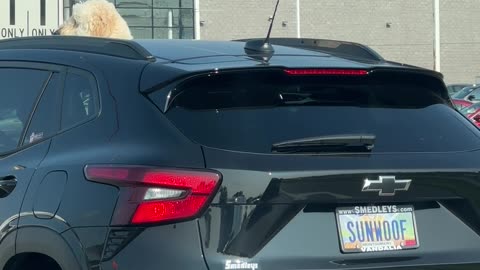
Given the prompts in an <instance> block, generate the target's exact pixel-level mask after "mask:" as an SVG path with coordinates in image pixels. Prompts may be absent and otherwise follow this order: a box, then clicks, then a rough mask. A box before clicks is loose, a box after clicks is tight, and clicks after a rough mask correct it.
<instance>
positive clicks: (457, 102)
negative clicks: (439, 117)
mask: <svg viewBox="0 0 480 270" xmlns="http://www.w3.org/2000/svg"><path fill="white" fill-rule="evenodd" d="M452 102H453V105H455V107H456V108H457V110H463V109H465V108H468V107H470V106H471V105H473V104H474V103H473V102H470V101H466V100H463V99H452Z"/></svg>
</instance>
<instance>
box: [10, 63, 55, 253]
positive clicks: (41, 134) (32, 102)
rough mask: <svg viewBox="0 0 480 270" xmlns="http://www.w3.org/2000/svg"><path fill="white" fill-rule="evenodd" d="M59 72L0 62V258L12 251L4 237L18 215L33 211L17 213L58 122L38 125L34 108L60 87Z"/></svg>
mask: <svg viewBox="0 0 480 270" xmlns="http://www.w3.org/2000/svg"><path fill="white" fill-rule="evenodd" d="M60 76H61V71H60V70H58V69H56V68H54V67H52V66H45V65H37V64H27V63H21V64H19V63H11V62H9V63H5V62H0V224H1V225H0V241H2V242H0V262H2V259H3V258H4V257H5V256H8V254H10V253H11V252H14V250H12V247H13V246H7V245H9V244H11V243H12V241H10V240H9V241H5V243H6V244H5V243H4V242H3V240H4V238H5V237H6V236H7V235H9V233H10V232H14V231H15V228H16V227H17V225H18V220H19V216H20V215H21V216H27V215H33V213H31V212H25V213H19V212H20V207H21V204H22V200H23V198H24V194H25V192H26V190H27V188H28V186H29V183H30V180H31V177H32V175H33V174H34V173H35V170H36V168H37V166H38V165H39V164H40V163H41V161H42V159H43V158H44V157H45V155H46V154H47V152H48V149H49V144H50V137H51V136H52V135H53V134H54V133H55V128H54V127H55V125H58V124H59V121H58V120H55V119H53V118H50V119H48V123H49V124H48V125H47V127H41V126H39V125H37V124H36V123H37V122H38V120H39V114H37V112H38V110H39V109H40V108H41V107H44V106H46V105H42V104H45V102H43V103H41V97H42V96H43V95H46V94H47V93H48V92H52V91H49V90H48V89H51V88H54V87H59V85H60V84H59V83H58V82H59V79H60ZM53 92H56V91H53ZM49 106H50V107H55V106H54V104H50V105H49ZM10 235H12V234H10ZM13 235H14V234H13ZM13 243H14V242H13ZM12 245H13V244H12Z"/></svg>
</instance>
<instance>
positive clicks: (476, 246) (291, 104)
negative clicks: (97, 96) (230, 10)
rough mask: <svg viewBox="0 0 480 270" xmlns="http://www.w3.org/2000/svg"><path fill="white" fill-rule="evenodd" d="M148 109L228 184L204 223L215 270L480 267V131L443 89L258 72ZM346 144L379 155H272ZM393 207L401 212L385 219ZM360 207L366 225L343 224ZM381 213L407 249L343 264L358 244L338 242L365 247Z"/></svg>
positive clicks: (172, 89)
mask: <svg viewBox="0 0 480 270" xmlns="http://www.w3.org/2000/svg"><path fill="white" fill-rule="evenodd" d="M332 72H333V73H335V72H337V74H335V75H332ZM302 73H311V74H310V75H305V76H303V75H301V74H302ZM313 73H314V74H315V75H312V74H313ZM291 74H296V75H294V76H292V75H291ZM299 74H300V76H297V75H299ZM325 74H327V75H325ZM345 74H347V75H345ZM352 74H357V75H358V74H364V75H359V76H356V75H352ZM149 97H150V98H151V100H152V101H153V102H155V104H157V106H158V107H159V109H160V110H162V111H163V112H164V113H165V115H166V116H167V118H168V119H169V120H170V121H172V123H173V124H174V125H175V126H176V127H177V128H178V129H179V130H180V131H181V132H182V133H183V134H184V135H185V136H186V137H188V138H189V139H190V140H192V141H194V142H196V143H198V144H200V145H202V149H203V153H204V157H205V166H206V167H207V168H209V169H214V170H217V171H219V172H220V173H221V174H222V185H221V187H220V189H219V191H218V194H217V195H216V197H215V198H214V200H213V201H212V204H211V206H210V207H209V208H208V209H207V210H206V211H205V213H204V214H203V216H202V217H201V218H200V219H199V220H198V222H199V229H200V235H201V241H202V246H203V249H204V255H205V260H206V262H207V264H208V266H209V269H211V270H218V269H252V270H256V269H272V270H274V269H275V270H281V269H366V268H387V267H388V268H392V269H393V268H395V267H406V268H403V269H412V270H413V269H419V267H423V268H421V269H428V267H426V266H427V265H435V266H436V268H435V269H436V270H446V269H477V268H478V267H479V266H480V256H478V254H480V196H479V194H480V180H479V171H480V170H479V169H480V166H478V164H477V162H476V161H477V160H478V158H479V157H480V156H479V152H478V149H480V140H479V139H480V133H479V131H478V129H477V128H476V127H475V126H474V125H473V124H472V123H471V122H470V121H469V120H468V119H466V118H465V117H464V116H462V115H461V114H460V113H458V111H455V109H454V108H453V106H452V104H451V103H450V100H449V98H448V93H447V90H446V88H445V85H444V84H443V82H442V81H441V79H440V78H437V77H433V76H430V75H428V74H427V73H425V74H421V73H416V72H414V71H412V70H401V69H397V70H383V71H382V70H380V71H378V70H376V71H368V72H365V73H362V72H350V71H349V70H341V71H338V70H337V71H335V70H333V71H332V70H325V69H323V70H322V69H320V70H319V69H316V70H313V71H312V69H310V70H304V71H298V70H297V71H293V72H291V71H286V70H284V69H278V68H272V69H269V68H263V69H256V70H234V71H220V72H214V73H209V74H203V75H195V76H194V77H192V78H188V79H185V80H182V81H181V82H180V83H179V84H174V85H170V86H169V87H167V88H166V90H165V91H163V92H162V91H157V92H153V93H151V94H150V95H149ZM348 134H373V135H375V142H374V147H373V149H370V150H369V151H361V152H342V150H341V147H340V148H338V149H340V151H335V152H322V151H320V150H316V151H318V152H308V153H307V152H302V151H299V152H292V153H273V152H272V145H274V144H276V143H280V142H285V141H289V140H298V139H304V138H309V137H310V138H311V137H318V136H337V135H348ZM338 149H337V150H338ZM392 177H394V179H395V180H397V182H395V180H392V179H393V178H392ZM383 178H385V179H387V180H384V181H386V182H387V183H394V184H395V183H396V184H401V183H402V182H398V181H402V180H410V181H409V185H408V188H407V187H406V186H396V184H395V185H394V186H393V190H392V186H389V185H388V184H385V182H381V183H380V186H378V181H380V179H383ZM388 179H389V180H388ZM365 180H369V181H374V182H375V181H377V182H375V183H376V184H377V186H376V187H374V186H370V184H371V183H370V184H369V185H367V188H366V182H365ZM389 181H390V182H389ZM391 181H393V182H391ZM374 182H372V183H374ZM379 187H380V189H379V190H375V189H378V188H379ZM395 188H397V190H396V189H395ZM365 189H366V190H365ZM362 190H363V191H362ZM393 191H395V194H390V195H391V196H381V195H382V194H380V193H382V192H385V193H393ZM383 195H385V194H383ZM394 206H395V209H397V208H398V209H403V210H405V211H406V212H403V213H400V214H399V215H397V213H396V212H395V213H386V215H384V214H385V213H383V212H382V211H385V210H384V209H390V210H391V209H394ZM345 207H347V208H348V209H347V208H345ZM355 207H357V208H355ZM339 208H341V209H339ZM410 208H412V209H413V211H410V212H409V211H408V210H409V209H410ZM355 209H360V210H359V211H364V212H366V214H368V215H366V214H365V213H364V212H362V214H361V215H359V214H356V213H353V214H352V215H346V214H345V213H343V214H342V215H343V217H341V216H340V215H337V211H338V210H347V211H350V210H351V211H356V210H355ZM412 209H410V210H412ZM403 210H402V211H403ZM375 211H376V212H382V213H376V214H378V215H375V218H378V219H379V220H380V221H382V222H383V221H388V222H389V223H388V224H387V225H386V226H391V227H388V228H386V227H385V229H384V230H383V232H384V233H385V232H387V231H388V230H390V231H389V233H388V237H390V238H391V237H392V235H393V237H394V238H395V237H396V238H395V239H397V240H398V239H399V237H400V234H401V235H402V239H401V244H404V245H406V246H405V247H410V248H411V247H415V248H413V249H401V250H390V249H388V250H382V251H378V250H377V251H376V252H355V253H351V251H352V245H354V246H353V247H357V245H358V243H356V242H355V241H352V243H347V244H348V246H347V244H345V241H346V240H345V239H347V240H348V239H349V237H354V236H355V237H356V238H358V240H360V239H361V238H363V240H362V243H361V245H358V247H360V246H362V247H364V248H365V245H366V244H365V245H364V243H363V242H364V240H365V237H373V236H372V235H374V234H376V232H377V230H376V231H375V232H374V231H372V228H373V227H372V225H371V224H375V223H368V220H367V221H365V220H363V218H371V217H372V216H374V215H371V214H372V213H369V212H375ZM387 212H388V211H387ZM338 213H340V212H338ZM412 213H413V215H412ZM403 217H405V218H403ZM345 218H346V219H345ZM349 219H351V221H352V222H351V223H349ZM367 223H368V224H367ZM406 224H407V225H408V226H409V227H408V228H407V227H402V226H404V225H405V226H407V225H406ZM349 226H350V227H349ZM352 226H355V227H352ZM362 226H363V227H362ZM367 226H369V227H367ZM389 228H390V229H389ZM355 233H356V234H355ZM412 235H413V238H412ZM377 237H378V236H377ZM383 237H385V238H387V234H383ZM352 239H353V238H352ZM412 239H413V240H414V241H413V240H412ZM377 240H378V239H377ZM381 240H382V239H381ZM385 240H389V239H385ZM382 241H383V240H382ZM347 242H348V241H347ZM387 242H388V241H387ZM389 243H390V242H389ZM396 243H397V242H396ZM412 243H413V244H412ZM389 245H390V244H389ZM387 246H388V245H386V246H385V247H387ZM394 246H398V245H394ZM416 246H418V247H416ZM357 251H358V250H357ZM360 251H370V250H364V249H361V250H360ZM469 263H470V264H471V265H470V266H468V265H467V264H469ZM452 265H457V267H454V266H452Z"/></svg>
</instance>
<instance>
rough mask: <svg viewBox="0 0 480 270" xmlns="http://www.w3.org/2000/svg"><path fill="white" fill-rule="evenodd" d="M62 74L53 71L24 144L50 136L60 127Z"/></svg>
mask: <svg viewBox="0 0 480 270" xmlns="http://www.w3.org/2000/svg"><path fill="white" fill-rule="evenodd" d="M60 90H61V76H60V74H58V73H53V74H52V77H51V78H50V80H49V82H48V84H47V87H46V88H45V90H44V91H43V94H42V96H41V98H40V101H39V103H38V105H37V107H36V108H35V112H34V113H33V117H32V120H31V122H30V125H29V127H28V130H27V133H26V136H25V139H24V141H23V144H24V145H26V144H29V143H34V142H35V141H38V140H41V139H44V138H47V137H50V136H52V135H54V134H55V133H57V132H58V130H59V129H60V107H61V91H60Z"/></svg>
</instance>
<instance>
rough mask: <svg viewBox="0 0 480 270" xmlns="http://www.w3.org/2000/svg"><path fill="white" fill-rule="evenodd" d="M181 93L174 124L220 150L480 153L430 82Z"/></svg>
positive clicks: (218, 79)
mask: <svg viewBox="0 0 480 270" xmlns="http://www.w3.org/2000/svg"><path fill="white" fill-rule="evenodd" d="M421 78H424V79H421ZM443 87H444V86H443ZM178 89H179V92H177V94H176V97H175V98H174V100H173V102H172V104H171V107H170V108H169V110H168V111H167V112H166V115H167V117H168V118H169V119H170V120H171V121H172V122H173V123H174V124H175V125H176V126H177V127H178V128H179V129H180V130H181V131H182V132H183V133H184V134H185V135H187V136H188V137H189V138H191V139H193V140H194V141H196V142H198V143H201V144H203V145H206V146H210V147H215V148H222V149H229V150H235V151H247V152H260V153H270V152H271V146H272V144H274V143H278V142H283V141H287V140H294V139H301V138H308V137H317V136H328V135H340V134H374V135H376V138H377V139H376V143H375V148H374V150H373V152H437V151H439V152H443V151H459V150H467V149H468V150H470V149H472V148H478V147H480V140H479V138H478V137H477V135H476V134H474V133H472V131H471V130H470V128H471V124H470V123H469V122H468V121H467V120H465V119H464V118H463V117H462V116H461V115H460V114H459V113H458V111H456V110H455V109H454V108H452V107H450V106H449V105H448V104H447V100H448V94H447V91H446V90H445V88H442V85H441V84H439V82H437V81H434V80H431V81H430V80H428V79H426V77H418V78H414V77H411V76H410V75H404V76H401V75H395V76H389V77H385V76H382V77H380V76H373V75H372V76H366V77H355V78H354V77H343V78H342V77H340V78H339V77H336V78H335V77H324V76H317V77H312V76H310V77H291V76H287V75H284V74H283V73H275V72H273V73H262V72H256V73H255V72H248V73H235V74H221V75H216V76H210V77H204V78H201V79H195V80H192V81H190V82H188V83H186V84H184V85H182V86H180V87H179V88H178ZM179 93H180V94H179ZM174 96H175V94H174ZM152 97H153V98H154V99H155V100H157V101H160V100H159V99H158V96H156V95H154V96H152ZM162 104H163V103H161V101H160V102H159V103H158V105H159V106H161V105H162ZM467 125H470V128H469V127H467ZM458 138H462V140H458Z"/></svg>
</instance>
